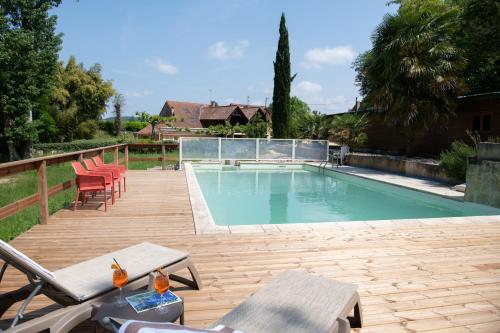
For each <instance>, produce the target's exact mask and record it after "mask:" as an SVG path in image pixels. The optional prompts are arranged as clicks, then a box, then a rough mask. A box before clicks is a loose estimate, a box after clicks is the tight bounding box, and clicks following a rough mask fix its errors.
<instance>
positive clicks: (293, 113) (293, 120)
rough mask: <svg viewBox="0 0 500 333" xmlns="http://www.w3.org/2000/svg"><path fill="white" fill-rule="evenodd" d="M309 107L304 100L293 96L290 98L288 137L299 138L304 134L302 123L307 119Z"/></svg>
mask: <svg viewBox="0 0 500 333" xmlns="http://www.w3.org/2000/svg"><path fill="white" fill-rule="evenodd" d="M310 114H311V109H310V108H309V105H307V103H306V102H304V101H302V100H301V99H300V98H298V97H296V96H293V97H291V98H290V136H289V137H290V138H294V139H299V138H303V137H304V135H303V133H302V130H303V128H304V123H305V122H306V121H307V120H308V119H309V116H310Z"/></svg>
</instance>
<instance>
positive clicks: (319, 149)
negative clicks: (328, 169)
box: [295, 140, 328, 161]
mask: <svg viewBox="0 0 500 333" xmlns="http://www.w3.org/2000/svg"><path fill="white" fill-rule="evenodd" d="M295 141H296V143H295V159H297V160H318V161H323V160H326V157H325V156H326V154H327V153H328V141H313V140H295Z"/></svg>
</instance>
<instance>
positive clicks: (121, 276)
mask: <svg viewBox="0 0 500 333" xmlns="http://www.w3.org/2000/svg"><path fill="white" fill-rule="evenodd" d="M127 282H128V275H127V271H126V270H124V269H115V270H114V271H113V285H114V286H115V287H116V288H119V289H120V297H119V298H118V301H117V302H116V303H117V304H118V306H124V305H125V304H127V302H126V301H125V299H124V298H123V293H122V288H123V287H125V285H126V284H127Z"/></svg>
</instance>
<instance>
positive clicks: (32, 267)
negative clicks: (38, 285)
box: [0, 240, 55, 280]
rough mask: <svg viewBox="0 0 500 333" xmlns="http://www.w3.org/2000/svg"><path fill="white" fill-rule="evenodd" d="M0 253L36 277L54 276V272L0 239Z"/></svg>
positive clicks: (49, 277)
mask: <svg viewBox="0 0 500 333" xmlns="http://www.w3.org/2000/svg"><path fill="white" fill-rule="evenodd" d="M0 255H1V256H2V257H3V258H4V260H6V261H7V262H9V264H13V265H14V266H16V265H20V266H22V268H23V269H24V270H25V271H29V272H31V273H32V274H34V275H37V276H38V277H40V278H42V279H44V280H47V279H53V278H55V274H54V273H52V272H51V271H49V270H48V269H45V268H43V267H42V266H41V265H40V264H38V263H37V262H35V261H33V260H32V259H30V258H29V257H28V256H26V255H25V254H24V253H22V252H19V251H18V250H16V249H15V248H13V247H12V246H10V245H9V244H7V243H5V242H4V241H2V240H0Z"/></svg>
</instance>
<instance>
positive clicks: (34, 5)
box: [0, 0, 61, 160]
mask: <svg viewBox="0 0 500 333" xmlns="http://www.w3.org/2000/svg"><path fill="white" fill-rule="evenodd" d="M60 2H61V1H60V0H0V96H1V98H0V147H2V148H0V150H3V153H4V154H6V155H8V158H9V159H10V160H16V159H19V158H27V157H30V156H31V154H32V148H31V146H32V142H34V141H37V139H38V129H39V125H40V121H39V118H40V117H42V115H43V112H42V109H43V107H44V106H43V102H44V96H46V95H48V94H49V92H50V89H51V86H52V84H53V82H54V72H55V70H56V64H57V54H58V52H59V49H60V46H61V35H60V34H56V33H55V28H56V21H57V18H56V16H54V15H49V11H50V10H51V9H52V8H54V7H57V6H58V5H59V4H60ZM5 147H6V148H5ZM5 150H7V151H5Z"/></svg>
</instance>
